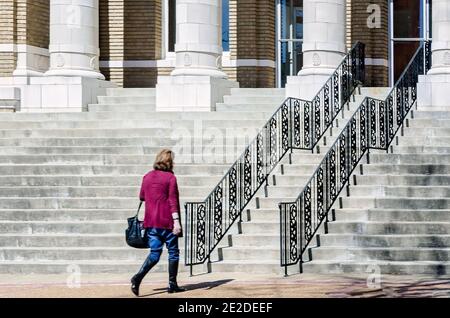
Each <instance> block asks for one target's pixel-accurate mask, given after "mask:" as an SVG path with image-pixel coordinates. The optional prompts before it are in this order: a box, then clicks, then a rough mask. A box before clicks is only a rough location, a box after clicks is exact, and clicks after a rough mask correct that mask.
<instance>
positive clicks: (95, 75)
mask: <svg viewBox="0 0 450 318" xmlns="http://www.w3.org/2000/svg"><path fill="white" fill-rule="evenodd" d="M44 75H45V76H47V77H52V76H58V77H72V76H73V77H86V78H92V79H97V80H101V81H104V80H105V76H104V75H103V74H102V73H100V72H96V71H87V70H70V69H60V70H58V69H56V70H49V71H48V72H46V73H45V74H44Z"/></svg>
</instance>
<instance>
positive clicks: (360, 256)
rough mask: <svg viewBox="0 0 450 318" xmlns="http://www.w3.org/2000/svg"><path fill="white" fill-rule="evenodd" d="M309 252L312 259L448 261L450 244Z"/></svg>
mask: <svg viewBox="0 0 450 318" xmlns="http://www.w3.org/2000/svg"><path fill="white" fill-rule="evenodd" d="M311 252H312V260H313V261H316V260H317V261H320V260H323V261H327V260H328V261H358V262H361V261H400V262H405V261H440V262H449V261H450V246H449V247H446V248H404V247H383V248H378V247H369V248H366V247H364V248H363V247H345V246H333V247H327V246H321V247H320V248H313V249H311Z"/></svg>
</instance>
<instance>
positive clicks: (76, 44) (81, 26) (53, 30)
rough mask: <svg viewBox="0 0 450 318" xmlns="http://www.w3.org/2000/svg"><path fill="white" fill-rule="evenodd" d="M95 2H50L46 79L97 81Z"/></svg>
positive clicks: (99, 76)
mask: <svg viewBox="0 0 450 318" xmlns="http://www.w3.org/2000/svg"><path fill="white" fill-rule="evenodd" d="M98 8H99V5H98V0H83V1H80V0H50V47H49V50H50V70H49V71H48V72H47V73H46V74H45V75H46V76H81V77H86V78H93V79H101V80H104V79H105V77H104V76H103V75H102V74H101V73H100V71H99V55H100V54H99V53H100V52H99V51H100V50H99V11H98V10H99V9H98Z"/></svg>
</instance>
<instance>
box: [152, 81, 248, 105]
mask: <svg viewBox="0 0 450 318" xmlns="http://www.w3.org/2000/svg"><path fill="white" fill-rule="evenodd" d="M238 87H239V84H238V83H237V82H233V81H230V80H226V79H221V78H215V77H210V76H160V77H158V85H156V110H157V111H160V112H162V111H166V112H167V111H197V112H210V111H215V110H216V104H217V103H222V102H223V97H224V96H225V95H229V94H230V93H231V89H232V88H238Z"/></svg>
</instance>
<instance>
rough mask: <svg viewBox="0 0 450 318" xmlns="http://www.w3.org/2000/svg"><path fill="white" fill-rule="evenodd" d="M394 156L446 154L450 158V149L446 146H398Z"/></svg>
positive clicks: (395, 148)
mask: <svg viewBox="0 0 450 318" xmlns="http://www.w3.org/2000/svg"><path fill="white" fill-rule="evenodd" d="M393 150H394V154H418V155H422V154H427V155H430V154H445V155H448V156H450V147H445V146H396V147H394V148H393Z"/></svg>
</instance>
